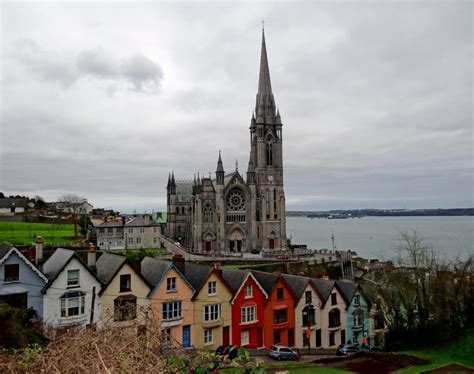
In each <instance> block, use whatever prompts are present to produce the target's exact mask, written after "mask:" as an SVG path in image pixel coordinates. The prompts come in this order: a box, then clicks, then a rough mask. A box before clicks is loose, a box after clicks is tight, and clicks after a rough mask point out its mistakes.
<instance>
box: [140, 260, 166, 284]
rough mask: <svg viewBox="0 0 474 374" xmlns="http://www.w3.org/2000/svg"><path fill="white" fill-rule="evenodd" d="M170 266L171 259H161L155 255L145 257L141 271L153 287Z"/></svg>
mask: <svg viewBox="0 0 474 374" xmlns="http://www.w3.org/2000/svg"><path fill="white" fill-rule="evenodd" d="M170 266H171V262H170V261H165V260H159V259H157V258H153V257H145V258H143V260H142V263H141V273H142V275H143V277H144V278H145V279H146V280H147V282H148V283H149V284H150V285H151V286H152V287H155V286H156V285H157V284H158V283H160V281H161V280H162V279H163V277H164V275H165V274H166V272H167V270H168V268H169V267H170Z"/></svg>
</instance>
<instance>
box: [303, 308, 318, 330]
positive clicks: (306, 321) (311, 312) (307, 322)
mask: <svg viewBox="0 0 474 374" xmlns="http://www.w3.org/2000/svg"><path fill="white" fill-rule="evenodd" d="M315 323H316V309H315V308H314V306H312V305H306V306H305V307H304V308H303V326H313V325H314V324H315Z"/></svg>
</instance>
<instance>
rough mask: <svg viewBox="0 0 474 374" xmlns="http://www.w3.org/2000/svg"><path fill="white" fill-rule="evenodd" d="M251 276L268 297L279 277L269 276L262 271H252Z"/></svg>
mask: <svg viewBox="0 0 474 374" xmlns="http://www.w3.org/2000/svg"><path fill="white" fill-rule="evenodd" d="M251 273H252V275H253V276H254V277H255V279H256V280H257V281H258V283H260V285H261V286H262V288H263V289H264V290H265V292H266V293H267V295H268V296H270V294H271V293H272V291H273V288H274V287H275V285H276V284H277V282H278V278H279V276H278V275H276V274H271V273H265V272H263V271H256V270H252V271H251Z"/></svg>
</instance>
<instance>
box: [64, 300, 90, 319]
mask: <svg viewBox="0 0 474 374" xmlns="http://www.w3.org/2000/svg"><path fill="white" fill-rule="evenodd" d="M73 300H74V301H77V307H76V306H71V305H70V304H72V301H73ZM85 304H86V300H85V296H84V295H80V296H73V297H61V298H60V313H59V315H60V318H77V317H82V316H83V315H85ZM74 309H77V313H73V312H71V311H72V310H74Z"/></svg>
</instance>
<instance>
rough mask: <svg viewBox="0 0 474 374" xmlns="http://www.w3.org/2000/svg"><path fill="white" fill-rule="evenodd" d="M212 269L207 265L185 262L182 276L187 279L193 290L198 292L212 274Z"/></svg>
mask: <svg viewBox="0 0 474 374" xmlns="http://www.w3.org/2000/svg"><path fill="white" fill-rule="evenodd" d="M213 269H214V267H212V266H209V265H201V264H196V263H194V262H189V261H186V264H185V267H184V275H185V276H186V278H188V280H189V283H191V285H192V286H193V287H194V289H195V290H199V289H200V288H201V287H202V285H203V284H204V282H205V281H206V279H207V278H208V277H209V275H210V274H211V273H212V270H213Z"/></svg>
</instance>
